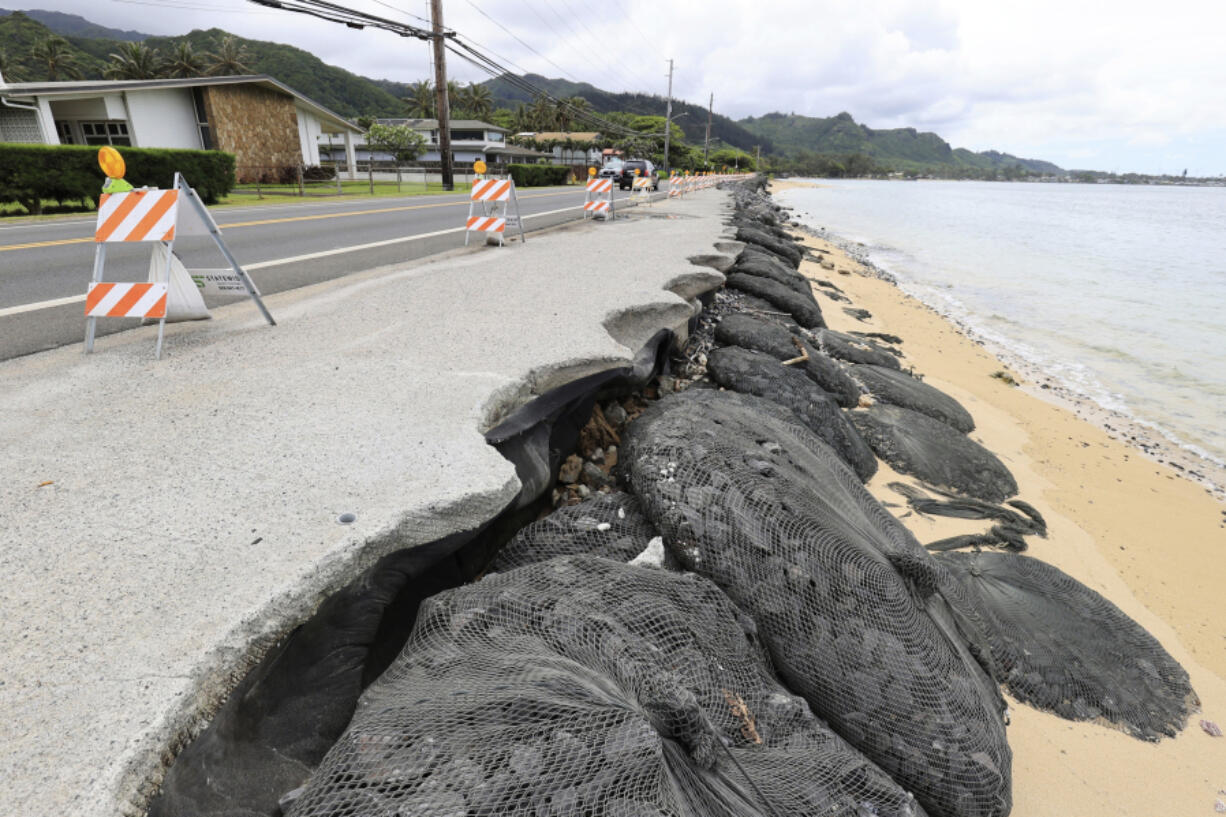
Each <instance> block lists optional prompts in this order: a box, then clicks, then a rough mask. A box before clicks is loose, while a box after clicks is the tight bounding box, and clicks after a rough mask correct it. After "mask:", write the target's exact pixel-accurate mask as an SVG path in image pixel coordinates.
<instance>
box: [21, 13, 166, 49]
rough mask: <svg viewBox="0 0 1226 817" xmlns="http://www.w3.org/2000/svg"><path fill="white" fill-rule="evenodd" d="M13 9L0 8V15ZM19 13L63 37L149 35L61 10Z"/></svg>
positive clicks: (141, 37)
mask: <svg viewBox="0 0 1226 817" xmlns="http://www.w3.org/2000/svg"><path fill="white" fill-rule="evenodd" d="M14 10H15V9H2V8H0V16H3V15H6V14H12V13H13V11H14ZM21 13H22V14H24V15H26V16H27V17H29V18H30V19H31V20H35V21H36V22H39V23H42V24H43V25H45V26H46V27H47V28H49V29H51V30H52V31H54V32H55V33H56V34H59V35H61V36H64V37H105V38H107V39H111V40H126V41H128V42H140V41H141V40H144V39H146V38H148V37H150V36H151V35H149V34H143V33H141V32H139V31H124V30H121V29H118V28H107V27H106V26H100V25H98V24H97V23H91V22H90V21H89V20H86V19H85V18H84V17H82V16H80V15H79V14H65V13H64V12H62V11H48V10H47V9H25V10H22V11H21Z"/></svg>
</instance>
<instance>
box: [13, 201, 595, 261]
mask: <svg viewBox="0 0 1226 817" xmlns="http://www.w3.org/2000/svg"><path fill="white" fill-rule="evenodd" d="M575 192H578V191H574V190H562V191H559V192H557V193H533V194H530V195H527V196H520V198H522V199H545V198H550V197H551V196H566V195H570V194H572V193H575ZM467 203H468V199H463V200H461V201H442V202H435V203H434V204H407V205H404V206H402V207H381V208H379V209H377V210H351V211H349V212H347V213H318V214H316V215H311V216H287V217H286V218H265V219H260V220H258V221H235V222H231V223H229V224H219V225H218V226H219V227H221V228H223V229H228V228H232V227H256V226H259V225H262V224H286V223H288V222H291V221H318V220H320V219H327V218H348V217H349V216H373V215H378V214H381V213H400V212H404V211H405V210H427V209H430V208H432V207H460V206H463V205H465V204H467ZM93 243H94V239H93V236H89V237H88V238H61V239H58V240H56V241H34V242H31V243H29V244H7V245H5V246H2V247H0V252H8V251H9V250H36V249H39V248H40V247H61V246H63V245H65V244H93Z"/></svg>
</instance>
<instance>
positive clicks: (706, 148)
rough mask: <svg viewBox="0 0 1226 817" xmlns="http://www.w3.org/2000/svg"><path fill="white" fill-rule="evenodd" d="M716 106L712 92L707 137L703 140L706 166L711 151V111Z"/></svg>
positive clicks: (703, 159)
mask: <svg viewBox="0 0 1226 817" xmlns="http://www.w3.org/2000/svg"><path fill="white" fill-rule="evenodd" d="M714 108H715V93H714V92H712V94H711V101H710V102H708V103H707V138H706V139H703V140H702V166H703V168H706V166H707V164H708V162H707V154H709V153H710V152H711V111H712V110H714Z"/></svg>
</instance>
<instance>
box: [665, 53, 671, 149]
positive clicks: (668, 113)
mask: <svg viewBox="0 0 1226 817" xmlns="http://www.w3.org/2000/svg"><path fill="white" fill-rule="evenodd" d="M672 131H673V61H672V60H669V61H668V107H667V108H666V109H665V114H664V172H665V173H668V140H669V138H670V137H671V136H672Z"/></svg>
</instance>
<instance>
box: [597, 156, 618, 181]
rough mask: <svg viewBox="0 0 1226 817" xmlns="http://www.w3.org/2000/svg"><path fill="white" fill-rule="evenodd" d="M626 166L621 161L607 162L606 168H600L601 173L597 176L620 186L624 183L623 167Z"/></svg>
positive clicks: (612, 160) (611, 160)
mask: <svg viewBox="0 0 1226 817" xmlns="http://www.w3.org/2000/svg"><path fill="white" fill-rule="evenodd" d="M624 164H625V162H623V161H622V160H621V159H610V160H609V161H607V162H605V166H604V167H602V168H600V172H599V173H598V174H596V175H597V176H598V177H599V178H601V179H612V180H613V183H614V184H616V185H619V186H620V185H621V181H622V165H624Z"/></svg>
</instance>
